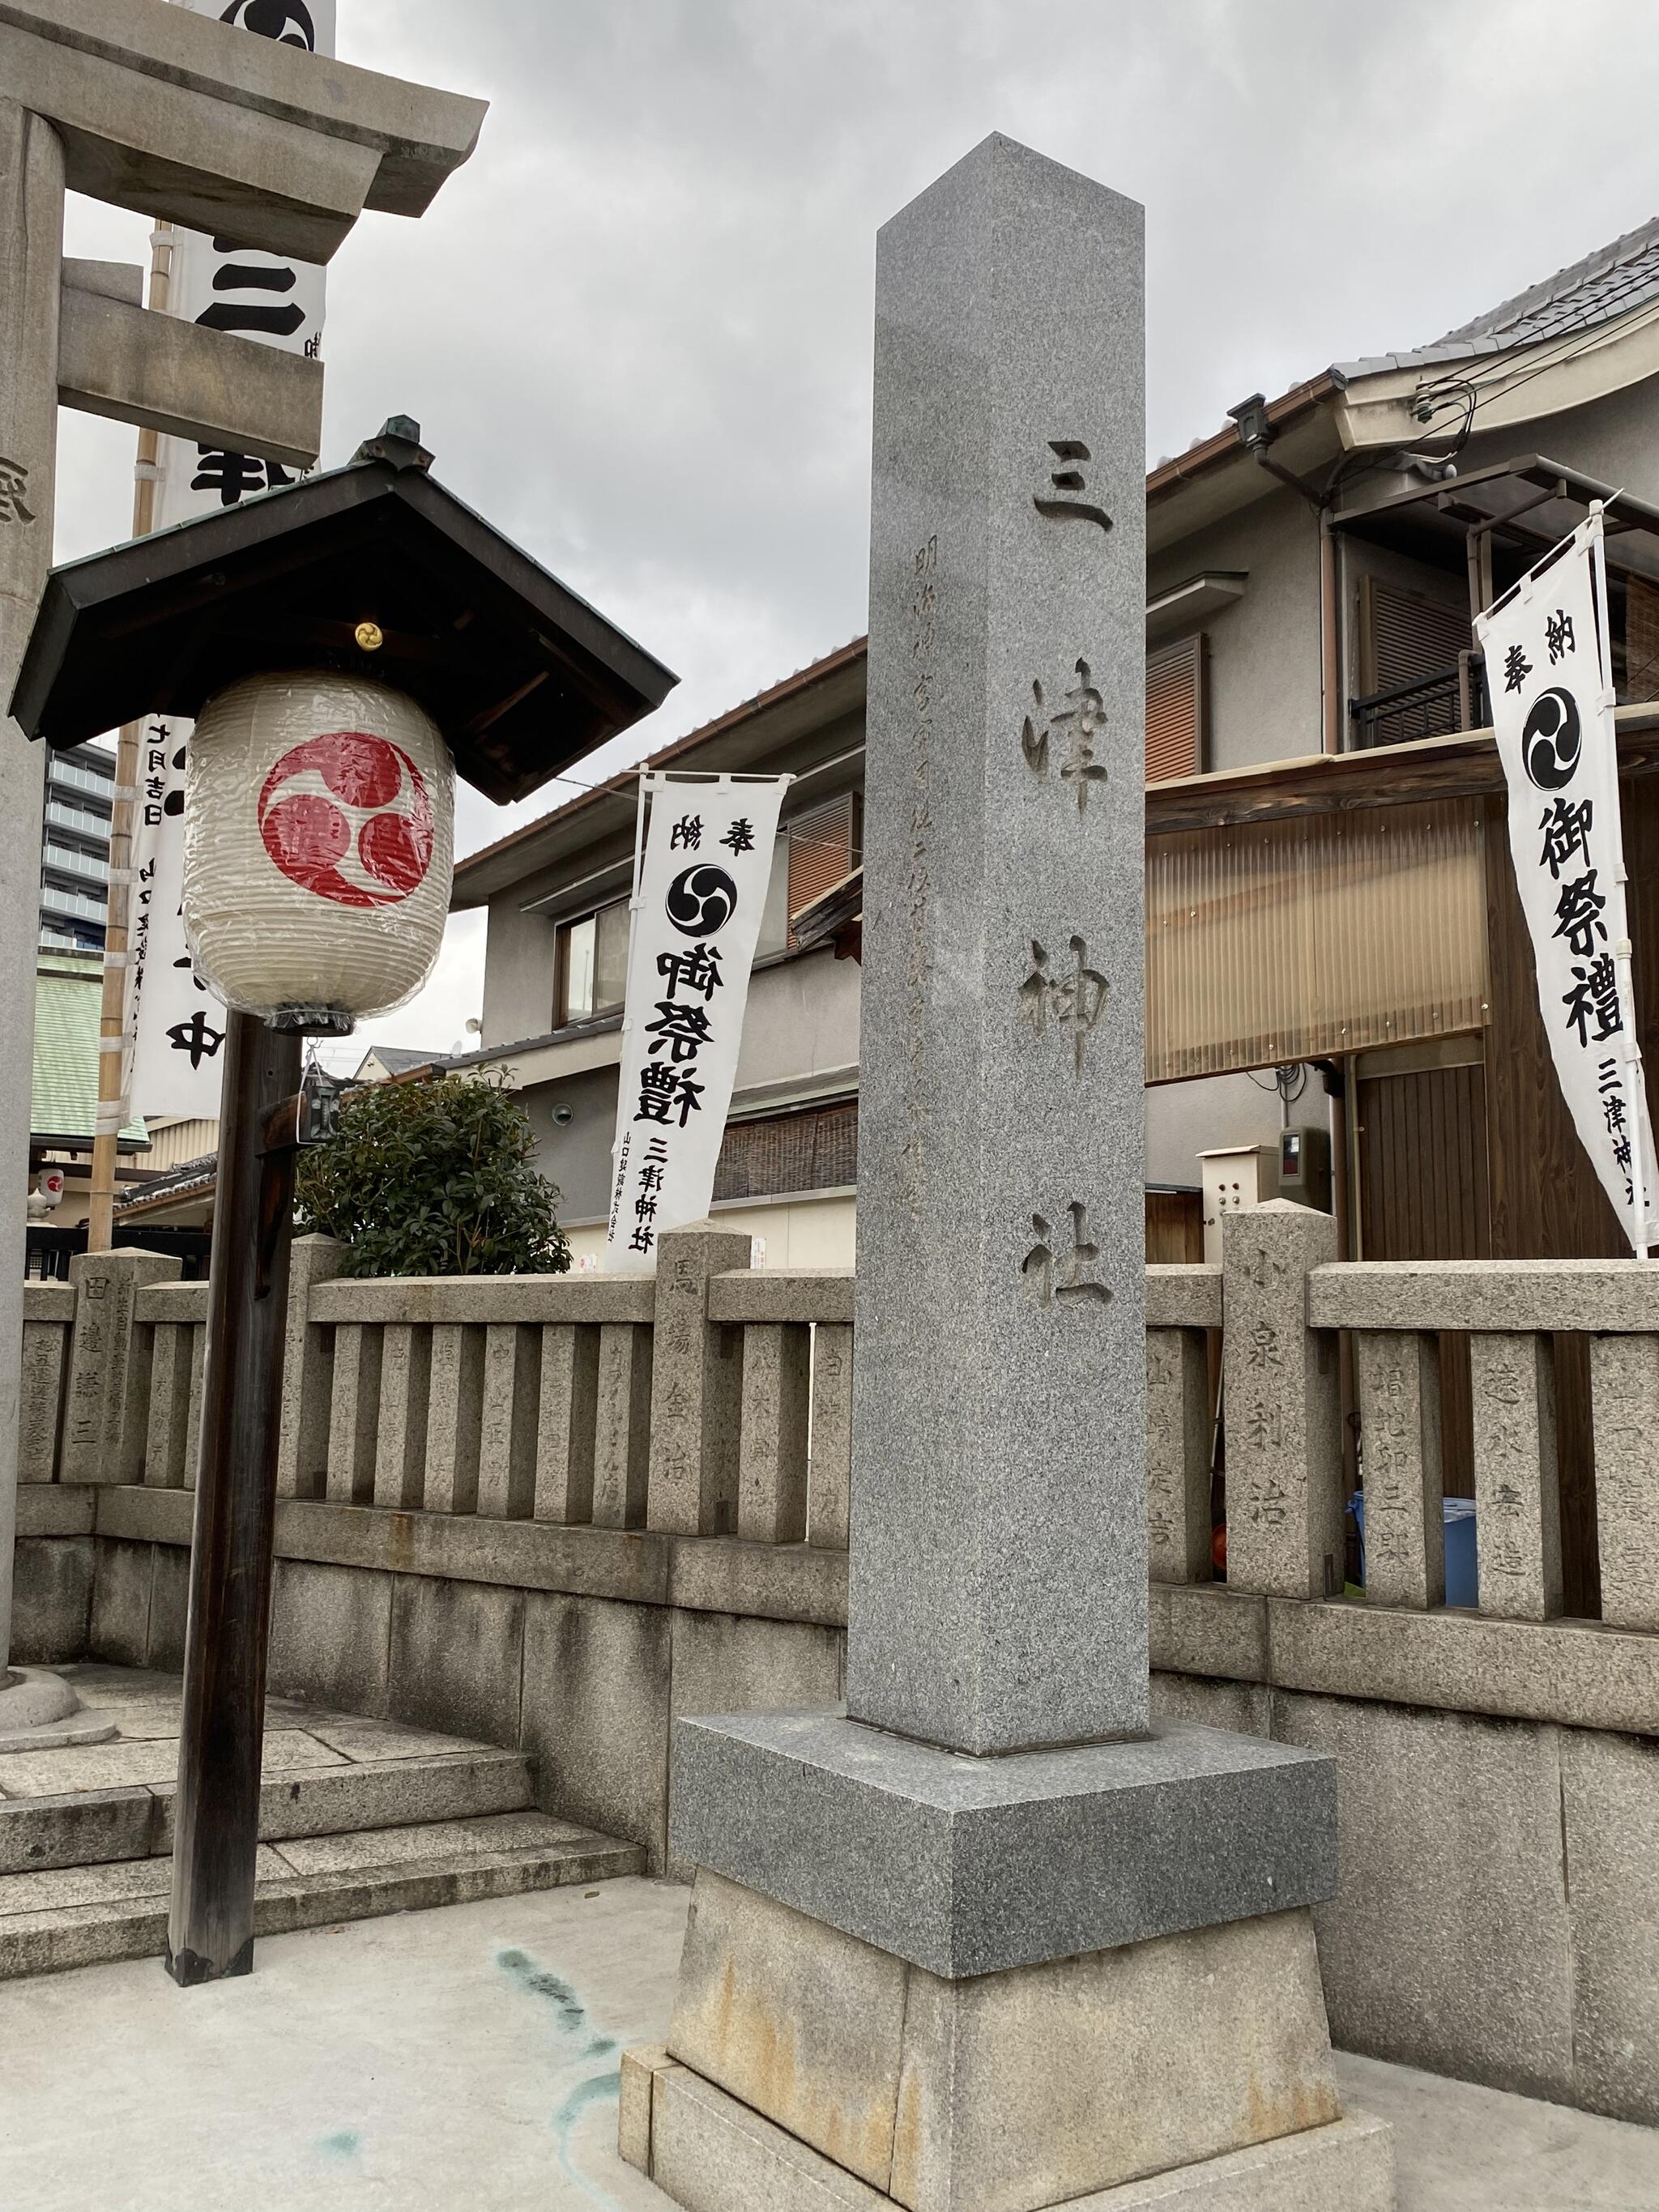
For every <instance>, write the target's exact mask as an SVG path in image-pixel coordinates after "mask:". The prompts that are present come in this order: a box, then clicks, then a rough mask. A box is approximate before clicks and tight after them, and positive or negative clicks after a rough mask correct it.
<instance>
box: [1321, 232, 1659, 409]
mask: <svg viewBox="0 0 1659 2212" xmlns="http://www.w3.org/2000/svg"><path fill="white" fill-rule="evenodd" d="M1656 299H1659V216H1655V217H1654V218H1653V219H1652V220H1651V221H1650V222H1644V224H1643V225H1642V226H1641V227H1640V228H1639V229H1637V230H1627V231H1626V233H1625V234H1624V236H1623V237H1622V238H1615V239H1614V240H1613V243H1612V244H1611V245H1610V246H1601V248H1600V249H1599V250H1598V251H1597V252H1595V253H1589V254H1586V255H1585V257H1584V258H1583V260H1582V261H1575V262H1574V263H1573V264H1572V265H1571V267H1570V268H1567V269H1559V270H1557V271H1556V273H1555V275H1554V276H1547V277H1546V278H1545V279H1544V281H1543V283H1541V284H1534V285H1533V286H1532V287H1531V288H1530V289H1528V290H1527V291H1525V292H1517V293H1516V295H1515V297H1514V298H1513V299H1512V300H1504V301H1502V302H1501V303H1500V304H1499V305H1498V307H1491V308H1488V310H1487V311H1486V313H1485V314H1484V315H1476V316H1475V317H1474V319H1473V321H1471V322H1467V323H1462V324H1460V325H1458V327H1457V328H1456V329H1455V331H1447V332H1446V334H1445V336H1444V337H1440V338H1437V339H1436V340H1435V342H1434V343H1433V344H1432V345H1426V346H1419V347H1417V348H1416V349H1413V350H1412V351H1409V352H1406V353H1389V354H1380V355H1376V356H1372V357H1370V359H1368V360H1364V361H1348V362H1338V363H1337V364H1336V368H1335V371H1334V373H1335V374H1337V375H1339V376H1342V377H1351V376H1363V375H1373V374H1376V373H1377V372H1379V371H1381V370H1383V369H1389V368H1431V367H1433V366H1434V365H1435V364H1437V362H1455V361H1471V360H1474V359H1475V358H1477V357H1478V356H1482V355H1486V354H1497V353H1509V352H1510V351H1512V350H1513V349H1516V348H1517V347H1520V346H1528V345H1537V344H1540V343H1541V342H1542V341H1544V340H1545V339H1547V338H1552V337H1568V336H1570V335H1572V334H1575V333H1577V332H1578V331H1589V330H1594V329H1595V327H1596V326H1597V325H1599V324H1601V323H1609V322H1613V321H1615V320H1617V319H1618V318H1619V317H1620V316H1622V315H1627V314H1631V313H1634V312H1635V311H1636V310H1637V309H1638V308H1639V307H1648V306H1650V304H1651V303H1652V302H1653V301H1655V300H1656Z"/></svg>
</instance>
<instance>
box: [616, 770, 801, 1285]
mask: <svg viewBox="0 0 1659 2212" xmlns="http://www.w3.org/2000/svg"><path fill="white" fill-rule="evenodd" d="M791 780H792V779H791V778H790V777H788V776H787V775H782V776H756V777H750V778H735V777H732V776H724V775H723V776H720V778H719V779H718V780H716V781H698V782H692V781H684V780H681V779H679V778H676V777H673V776H671V775H645V776H642V777H641V805H644V803H645V801H646V799H647V798H648V799H650V801H651V821H650V827H649V829H648V831H647V834H646V836H645V839H644V845H643V854H642V858H641V860H640V861H639V863H638V865H637V866H636V867H635V884H634V898H633V910H632V915H631V917H630V918H631V922H632V927H631V930H630V933H629V947H628V987H627V998H626V1001H625V1004H624V1007H623V1031H622V1066H621V1070H620V1081H619V1087H618V1091H617V1141H616V1145H615V1146H614V1148H613V1151H612V1154H611V1164H612V1175H611V1219H610V1226H609V1228H608V1230H607V1231H606V1236H605V1268H606V1270H607V1272H609V1273H613V1274H649V1273H653V1272H654V1270H655V1267H656V1264H657V1258H656V1252H657V1239H658V1237H659V1236H660V1235H661V1234H662V1232H663V1231H664V1230H665V1229H678V1228H679V1227H680V1226H681V1225H683V1224H684V1223H685V1222H688V1221H700V1220H701V1219H702V1217H703V1216H704V1214H706V1213H707V1212H708V1207H709V1203H710V1201H711V1200H712V1199H713V1197H714V1169H715V1166H716V1164H717V1163H718V1162H719V1159H720V1140H721V1139H722V1137H723V1136H724V1135H725V1133H726V1109H727V1108H728V1107H729V1106H730V1104H731V1103H732V1081H733V1079H734V1078H735V1077H736V1074H737V1069H738V1046H739V1045H740V1044H741V1042H742V1041H743V1015H744V1006H745V1005H746V1003H747V1001H748V997H749V975H750V968H751V967H752V965H753V963H754V957H755V945H756V940H757V937H758V936H759V933H760V923H761V915H762V912H763V909H764V908H765V905H766V892H767V885H768V884H769V881H770V879H771V873H772V852H773V847H774V845H775V842H776V838H777V828H778V809H779V806H780V805H781V803H782V799H783V793H784V789H785V787H786V786H787V784H788V783H789V782H790V781H791Z"/></svg>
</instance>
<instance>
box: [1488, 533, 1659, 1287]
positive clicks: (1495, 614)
mask: <svg viewBox="0 0 1659 2212" xmlns="http://www.w3.org/2000/svg"><path fill="white" fill-rule="evenodd" d="M1475 631H1476V635H1478V637H1479V639H1480V645H1481V648H1482V650H1483V652H1484V653H1485V656H1486V688H1487V690H1488V691H1489V693H1490V694H1491V697H1492V722H1493V726H1494V728H1495V730H1496V732H1497V738H1498V752H1499V755H1500V756H1501V757H1502V760H1503V763H1504V780H1505V781H1506V783H1507V785H1508V788H1509V825H1510V857H1511V859H1512V860H1513V861H1514V863H1515V879H1516V884H1517V885H1518V887H1519V889H1520V893H1521V905H1522V911H1523V912H1524V914H1525V915H1526V918H1527V927H1528V932H1529V933H1530V935H1531V938H1532V948H1533V960H1534V966H1535V969H1536V971H1537V976H1538V1006H1539V1012H1540V1013H1541V1015H1542V1017H1543V1022H1544V1030H1545V1034H1546V1035H1547V1037H1548V1039H1549V1046H1550V1053H1551V1056H1552V1057H1553V1060H1554V1062H1555V1072H1556V1074H1557V1076H1558V1077H1559V1080H1560V1085H1561V1094H1562V1096H1563V1097H1564V1098H1565V1101H1566V1103H1567V1108H1568V1110H1569V1111H1570V1113H1571V1115H1572V1119H1573V1124H1574V1127H1576V1128H1577V1132H1578V1136H1579V1140H1580V1142H1581V1143H1582V1144H1583V1147H1584V1150H1585V1151H1586V1152H1588V1153H1589V1157H1590V1161H1591V1164H1592V1165H1593V1166H1594V1167H1595V1173H1596V1176H1597V1177H1598V1179H1599V1181H1600V1182H1601V1188H1602V1189H1603V1190H1604V1191H1606V1193H1607V1197H1608V1199H1609V1200H1611V1201H1612V1205H1613V1211H1614V1212H1615V1213H1617V1215H1618V1216H1619V1218H1620V1223H1621V1224H1622V1225H1623V1226H1624V1229H1625V1231H1626V1235H1627V1236H1628V1237H1629V1238H1630V1240H1631V1244H1632V1249H1634V1250H1635V1251H1637V1252H1638V1253H1641V1254H1644V1255H1645V1253H1646V1250H1647V1248H1648V1247H1649V1246H1650V1245H1651V1244H1653V1243H1659V1223H1656V1221H1655V1220H1654V1218H1653V1205H1654V1200H1655V1197H1656V1195H1659V1193H1656V1189H1655V1181H1654V1152H1653V1132H1652V1127H1651V1125H1650V1120H1649V1115H1648V1106H1647V1091H1646V1086H1645V1085H1644V1079H1643V1074H1642V1056H1641V1050H1640V1048H1639V1046H1638V1043H1637V1039H1636V1026H1635V1015H1634V1001H1633V996H1632V988H1631V946H1630V934H1629V924H1628V921H1627V920H1626V904H1625V859H1624V840H1623V836H1622V834H1621V831H1620V811H1619V755H1618V744H1617V730H1616V725H1615V722H1614V718H1613V664H1612V656H1611V653H1610V650H1609V646H1608V626H1607V562H1606V553H1605V541H1604V536H1603V530H1602V519H1601V510H1600V507H1595V508H1593V509H1592V510H1591V512H1590V514H1589V518H1588V520H1585V521H1584V522H1583V523H1582V524H1580V526H1579V527H1578V528H1577V530H1576V531H1575V532H1573V534H1572V536H1571V538H1565V539H1564V540H1563V541H1562V543H1561V544H1559V546H1557V547H1556V548H1555V549H1554V550H1553V551H1552V552H1551V553H1550V554H1548V555H1547V556H1546V557H1545V558H1544V559H1543V560H1542V561H1541V562H1539V563H1538V565H1537V567H1536V568H1534V569H1532V570H1531V571H1530V572H1529V573H1528V574H1527V575H1525V576H1523V577H1522V580H1521V581H1520V582H1519V583H1518V584H1516V586H1514V587H1513V588H1512V589H1511V590H1510V591H1509V592H1506V593H1505V594H1504V596H1503V597H1502V598H1501V599H1498V600H1497V601H1496V602H1495V603H1494V605H1492V607H1491V608H1490V609H1489V610H1488V611H1487V612H1486V613H1485V614H1483V615H1480V616H1478V617H1476V620H1475ZM1489 1078H1490V1079H1492V1080H1494V1081H1498V1082H1502V1081H1503V1080H1504V1071H1503V1070H1502V1069H1501V1068H1498V1069H1492V1070H1490V1071H1489Z"/></svg>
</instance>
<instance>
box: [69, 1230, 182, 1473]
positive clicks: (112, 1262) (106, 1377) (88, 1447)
mask: <svg viewBox="0 0 1659 2212" xmlns="http://www.w3.org/2000/svg"><path fill="white" fill-rule="evenodd" d="M182 1272H183V1262H182V1261H179V1260H175V1259H171V1258H168V1257H167V1256H166V1255H163V1254H161V1253H160V1252H143V1251H138V1250H136V1249H123V1250H121V1251H118V1252H77V1253H76V1255H75V1256H74V1258H73V1259H71V1260H70V1288H71V1289H72V1290H73V1291H74V1292H75V1326H74V1330H73V1333H72V1334H71V1336H70V1371H69V1386H68V1389H67V1390H66V1392H65V1395H64V1446H63V1452H62V1455H61V1457H60V1460H59V1466H58V1480H59V1481H60V1482H118V1481H119V1480H121V1475H122V1465H123V1457H122V1436H123V1433H124V1431H125V1432H127V1433H130V1434H131V1433H137V1434H139V1435H142V1434H143V1431H144V1430H145V1429H146V1428H147V1427H148V1425H149V1407H148V1403H147V1402H145V1403H143V1404H140V1403H138V1402H137V1400H138V1399H139V1398H140V1396H141V1395H142V1396H143V1399H144V1400H145V1401H147V1400H148V1395H149V1373H148V1361H147V1359H146V1358H144V1357H143V1346H140V1348H139V1351H140V1356H139V1358H138V1361H137V1364H135V1362H134V1358H133V1352H134V1342H133V1340H134V1335H135V1329H136V1321H135V1315H134V1307H135V1305H136V1304H137V1297H138V1293H139V1291H141V1290H142V1289H143V1288H144V1287H145V1286H146V1285H149V1284H151V1283H173V1282H177V1280H178V1279H179V1275H180V1273H182ZM141 1370H142V1371H141ZM130 1384H131V1386H132V1387H131V1389H130V1387H129V1385H130Z"/></svg>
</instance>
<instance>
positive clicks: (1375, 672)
mask: <svg viewBox="0 0 1659 2212" xmlns="http://www.w3.org/2000/svg"><path fill="white" fill-rule="evenodd" d="M1364 611H1365V629H1364V661H1365V689H1366V690H1367V691H1373V692H1374V691H1393V690H1396V689H1397V688H1398V687H1399V686H1400V685H1401V684H1419V683H1421V682H1423V681H1424V680H1425V678H1428V677H1431V676H1442V675H1443V674H1444V673H1445V672H1446V671H1447V670H1448V669H1455V667H1456V665H1457V656H1458V654H1459V653H1467V652H1468V649H1469V644H1470V637H1469V617H1468V612H1467V611H1466V610H1465V609H1464V608H1463V607H1462V605H1452V604H1451V603H1450V602H1449V601H1448V600H1443V599H1425V597H1424V596H1423V594H1422V593H1421V592H1407V591H1403V590H1401V588H1400V587H1399V586H1396V585H1394V584H1384V583H1381V582H1379V581H1378V580H1377V579H1376V577H1375V576H1367V577H1366V579H1365V586H1364Z"/></svg>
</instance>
